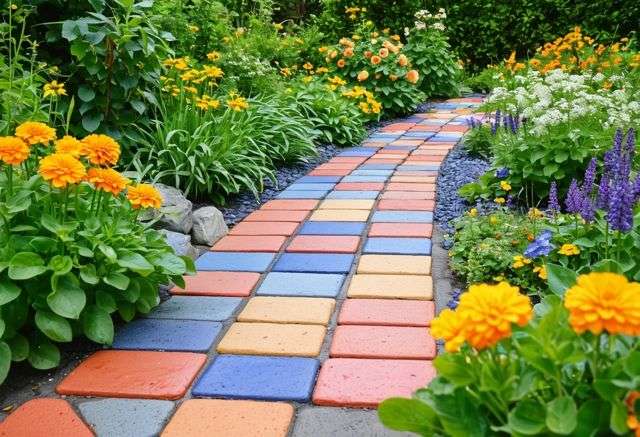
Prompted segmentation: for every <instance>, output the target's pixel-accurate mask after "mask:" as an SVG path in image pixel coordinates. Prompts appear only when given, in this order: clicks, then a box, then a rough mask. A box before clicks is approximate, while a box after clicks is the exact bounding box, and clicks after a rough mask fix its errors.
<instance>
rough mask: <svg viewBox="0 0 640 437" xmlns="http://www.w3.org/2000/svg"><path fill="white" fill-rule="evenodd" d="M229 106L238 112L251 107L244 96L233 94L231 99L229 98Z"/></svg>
mask: <svg viewBox="0 0 640 437" xmlns="http://www.w3.org/2000/svg"><path fill="white" fill-rule="evenodd" d="M227 107H228V108H229V109H232V110H234V111H236V112H240V111H243V110H245V109H247V108H248V107H249V103H248V102H247V99H245V98H244V97H240V96H232V98H231V99H229V100H227Z"/></svg>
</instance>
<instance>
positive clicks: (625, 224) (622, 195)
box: [607, 181, 633, 232]
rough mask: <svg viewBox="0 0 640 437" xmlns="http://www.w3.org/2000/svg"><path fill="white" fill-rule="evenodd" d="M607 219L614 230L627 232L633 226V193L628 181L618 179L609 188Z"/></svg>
mask: <svg viewBox="0 0 640 437" xmlns="http://www.w3.org/2000/svg"><path fill="white" fill-rule="evenodd" d="M607 221H608V222H609V226H610V227H611V229H612V230H614V231H620V232H629V231H630V230H631V228H632V227H633V193H632V191H631V186H630V184H629V182H628V181H620V182H619V183H618V184H616V185H615V186H614V187H613V189H612V190H611V197H610V198H609V212H608V213H607Z"/></svg>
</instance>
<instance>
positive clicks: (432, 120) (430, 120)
mask: <svg viewBox="0 0 640 437" xmlns="http://www.w3.org/2000/svg"><path fill="white" fill-rule="evenodd" d="M418 124H420V125H423V126H425V125H426V126H443V125H445V124H447V120H441V119H439V118H427V119H424V120H423V121H421V122H420V123H418Z"/></svg>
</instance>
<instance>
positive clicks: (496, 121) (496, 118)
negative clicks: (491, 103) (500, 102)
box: [491, 109, 500, 135]
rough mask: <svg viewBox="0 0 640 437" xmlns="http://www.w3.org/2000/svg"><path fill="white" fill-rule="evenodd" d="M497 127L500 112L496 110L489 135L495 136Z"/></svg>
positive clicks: (498, 125)
mask: <svg viewBox="0 0 640 437" xmlns="http://www.w3.org/2000/svg"><path fill="white" fill-rule="evenodd" d="M499 127H500V110H499V109H498V110H497V111H496V117H495V122H494V123H493V124H492V125H491V133H492V134H493V135H495V134H496V132H497V131H498V128H499Z"/></svg>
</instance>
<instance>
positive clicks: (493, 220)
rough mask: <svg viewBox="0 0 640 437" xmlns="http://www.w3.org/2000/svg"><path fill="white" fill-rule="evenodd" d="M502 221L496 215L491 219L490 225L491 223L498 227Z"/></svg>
mask: <svg viewBox="0 0 640 437" xmlns="http://www.w3.org/2000/svg"><path fill="white" fill-rule="evenodd" d="M499 222H500V221H499V220H498V217H496V216H495V215H492V216H490V217H489V223H491V224H492V225H496V224H498V223H499Z"/></svg>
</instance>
